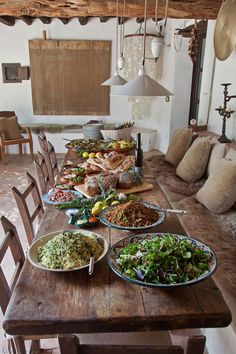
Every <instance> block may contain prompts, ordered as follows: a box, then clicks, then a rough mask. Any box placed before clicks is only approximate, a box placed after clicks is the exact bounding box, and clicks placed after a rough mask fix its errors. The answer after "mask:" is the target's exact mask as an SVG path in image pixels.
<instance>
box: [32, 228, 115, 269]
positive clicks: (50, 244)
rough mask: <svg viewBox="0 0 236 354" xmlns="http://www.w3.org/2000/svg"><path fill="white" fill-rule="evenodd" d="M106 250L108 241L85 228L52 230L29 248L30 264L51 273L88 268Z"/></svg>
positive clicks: (104, 253)
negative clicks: (92, 258)
mask: <svg viewBox="0 0 236 354" xmlns="http://www.w3.org/2000/svg"><path fill="white" fill-rule="evenodd" d="M107 251H108V243H107V241H106V240H105V239H104V237H102V236H101V235H99V234H96V233H94V232H91V231H87V230H82V229H80V230H78V231H75V230H73V231H71V230H70V231H55V232H52V233H50V234H47V235H44V236H42V237H40V238H38V239H37V240H36V241H35V242H33V243H32V245H31V246H30V247H29V249H28V259H29V261H30V263H31V264H32V265H33V266H35V267H36V268H38V269H41V270H47V271H51V272H71V271H75V270H80V269H84V268H88V267H89V263H90V259H91V257H94V261H95V263H96V262H98V261H100V260H102V259H103V258H104V257H105V255H106V254H107Z"/></svg>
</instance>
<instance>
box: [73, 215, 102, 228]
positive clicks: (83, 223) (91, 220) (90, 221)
mask: <svg viewBox="0 0 236 354" xmlns="http://www.w3.org/2000/svg"><path fill="white" fill-rule="evenodd" d="M98 223H99V218H98V217H97V216H90V217H88V218H83V219H78V220H76V222H75V225H76V226H77V227H78V228H79V229H80V228H83V227H86V228H87V227H94V226H97V225H98Z"/></svg>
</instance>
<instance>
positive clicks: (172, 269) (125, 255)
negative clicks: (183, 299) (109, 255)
mask: <svg viewBox="0 0 236 354" xmlns="http://www.w3.org/2000/svg"><path fill="white" fill-rule="evenodd" d="M212 258H213V254H212V253H210V252H206V251H205V250H204V249H202V248H200V247H199V246H197V244H196V242H194V240H191V239H187V238H183V239H181V238H179V237H177V235H172V234H162V235H161V236H156V237H154V238H152V239H150V238H148V237H147V238H146V239H142V240H140V241H138V242H132V243H129V244H128V245H127V246H125V247H124V248H122V249H121V251H120V252H119V256H118V258H117V259H116V262H117V264H118V267H119V269H120V270H121V272H122V273H123V274H124V275H126V276H128V277H129V278H131V279H135V280H139V281H142V282H145V283H153V284H179V283H186V282H188V281H191V280H193V279H197V278H199V277H200V276H202V275H203V274H205V273H208V272H209V271H210V262H211V260H212Z"/></svg>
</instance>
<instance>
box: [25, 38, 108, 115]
mask: <svg viewBox="0 0 236 354" xmlns="http://www.w3.org/2000/svg"><path fill="white" fill-rule="evenodd" d="M29 54H30V72H31V85H32V100H33V110H34V114H38V115H109V114H110V97H109V94H110V88H109V87H107V86H101V83H102V82H103V81H105V80H106V79H107V78H108V77H109V76H110V63H111V41H93V40H91V41H87V40H86V41H85V40H30V41H29Z"/></svg>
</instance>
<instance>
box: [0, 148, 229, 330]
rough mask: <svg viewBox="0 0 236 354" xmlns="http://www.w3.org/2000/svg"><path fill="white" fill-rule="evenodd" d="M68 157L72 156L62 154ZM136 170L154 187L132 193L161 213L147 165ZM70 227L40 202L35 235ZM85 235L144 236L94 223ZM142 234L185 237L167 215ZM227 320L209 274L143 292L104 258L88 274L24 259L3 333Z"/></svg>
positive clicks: (176, 219)
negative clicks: (40, 216)
mask: <svg viewBox="0 0 236 354" xmlns="http://www.w3.org/2000/svg"><path fill="white" fill-rule="evenodd" d="M68 159H70V160H73V159H75V156H74V155H73V154H72V153H70V152H69V154H67V156H66V160H68ZM144 171H145V175H144V177H145V180H146V181H148V182H151V183H152V184H153V186H154V187H153V189H152V190H149V191H146V192H142V193H139V196H140V197H141V198H142V199H143V200H145V201H149V202H151V203H154V204H158V205H160V206H161V207H163V208H168V207H170V205H169V203H168V200H167V199H166V196H165V194H164V193H163V192H162V190H161V189H160V187H159V186H158V184H157V183H156V181H155V177H154V175H153V174H152V172H151V171H150V170H148V168H147V166H145V169H144ZM180 218H181V217H180ZM74 229H76V227H75V225H70V224H68V216H67V215H66V214H65V211H63V210H58V209H57V208H56V207H55V206H53V205H48V206H46V210H45V214H44V217H43V219H42V221H41V223H40V226H39V229H38V232H37V235H36V237H37V238H38V237H40V236H43V235H45V234H48V233H50V232H54V231H61V230H74ZM93 231H94V232H96V233H98V234H101V235H102V236H103V237H104V238H105V239H106V240H107V242H108V243H109V245H110V246H111V245H113V244H114V243H115V242H117V241H119V240H120V239H122V238H124V237H127V236H130V235H134V234H135V233H137V234H140V233H144V232H143V231H140V232H137V231H136V232H135V231H132V232H131V231H122V230H115V229H112V228H108V227H107V226H105V225H103V224H101V223H100V224H99V225H98V226H97V227H96V228H93ZM146 232H149V233H150V232H152V233H155V232H170V233H176V234H183V235H185V234H186V233H185V231H184V229H183V227H182V226H181V222H180V219H179V217H178V216H176V215H174V214H166V219H165V221H164V222H163V223H162V224H160V225H158V226H157V227H155V228H153V229H151V230H148V231H146ZM191 236H192V237H194V235H191ZM216 271H217V270H216ZM230 322H231V313H230V310H229V308H228V306H227V305H226V303H225V301H224V298H223V296H222V293H221V291H220V290H219V288H218V287H217V285H216V284H215V282H214V280H213V278H212V277H211V278H208V279H206V280H204V281H202V282H200V283H198V284H195V285H192V286H186V287H178V288H172V289H161V288H148V287H145V286H138V285H135V284H132V283H130V282H127V281H125V280H123V279H121V278H120V277H118V276H117V275H116V274H115V273H113V271H112V270H111V269H110V268H109V265H108V261H107V259H106V258H104V259H103V260H102V261H101V262H99V263H95V268H94V273H93V275H92V276H89V274H88V269H83V270H79V271H72V272H61V273H55V272H51V271H43V270H40V269H37V268H36V267H34V266H33V265H31V263H30V262H29V261H28V260H26V262H25V264H24V267H23V269H22V272H21V275H20V277H19V280H18V282H17V285H16V287H15V289H14V292H13V294H12V297H11V300H10V303H9V306H8V309H7V311H6V314H5V316H4V321H3V328H4V330H5V331H6V333H8V334H11V335H42V334H43V335H47V334H66V333H101V332H136V331H159V330H160V331H161V330H167V329H168V330H171V329H181V328H203V327H225V326H228V325H229V324H230Z"/></svg>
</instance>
